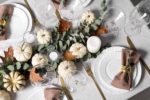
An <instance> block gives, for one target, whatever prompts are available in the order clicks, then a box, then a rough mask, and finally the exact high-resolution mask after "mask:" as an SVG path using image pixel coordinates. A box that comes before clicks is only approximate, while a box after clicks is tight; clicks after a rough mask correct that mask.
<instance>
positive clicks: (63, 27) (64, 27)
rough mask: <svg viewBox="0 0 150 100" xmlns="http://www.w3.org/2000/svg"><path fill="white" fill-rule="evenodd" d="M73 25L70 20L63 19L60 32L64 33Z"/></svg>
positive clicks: (60, 23)
mask: <svg viewBox="0 0 150 100" xmlns="http://www.w3.org/2000/svg"><path fill="white" fill-rule="evenodd" d="M71 27H72V23H71V22H70V21H67V20H64V19H61V20H60V22H59V32H61V33H63V32H66V31H68V30H69V29H70V28H71Z"/></svg>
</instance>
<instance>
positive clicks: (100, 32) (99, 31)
mask: <svg viewBox="0 0 150 100" xmlns="http://www.w3.org/2000/svg"><path fill="white" fill-rule="evenodd" d="M107 33H108V30H107V28H106V27H105V26H100V27H99V28H98V29H97V31H96V32H95V35H96V36H101V35H103V34H107Z"/></svg>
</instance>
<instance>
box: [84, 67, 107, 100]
mask: <svg viewBox="0 0 150 100" xmlns="http://www.w3.org/2000/svg"><path fill="white" fill-rule="evenodd" d="M85 70H86V72H87V74H88V75H89V76H90V77H91V78H92V80H93V81H94V83H95V85H96V87H97V89H98V91H99V93H100V95H101V96H102V98H103V100H106V97H105V95H104V93H103V92H102V89H101V87H100V86H99V85H98V83H97V81H96V79H95V77H94V75H93V72H92V70H91V67H89V66H88V67H87V68H85Z"/></svg>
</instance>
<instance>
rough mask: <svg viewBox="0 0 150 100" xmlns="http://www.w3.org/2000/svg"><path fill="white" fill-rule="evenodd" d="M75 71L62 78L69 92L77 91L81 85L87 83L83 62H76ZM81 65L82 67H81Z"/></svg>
mask: <svg viewBox="0 0 150 100" xmlns="http://www.w3.org/2000/svg"><path fill="white" fill-rule="evenodd" d="M76 66H77V70H76V73H74V74H73V75H68V76H67V77H66V78H65V79H64V80H65V82H66V85H67V87H68V89H69V90H70V92H76V91H78V88H80V87H83V86H85V85H86V84H87V81H88V78H87V76H86V74H85V73H84V66H85V65H84V64H83V63H82V62H80V63H78V64H77V65H76ZM81 66H82V67H81Z"/></svg>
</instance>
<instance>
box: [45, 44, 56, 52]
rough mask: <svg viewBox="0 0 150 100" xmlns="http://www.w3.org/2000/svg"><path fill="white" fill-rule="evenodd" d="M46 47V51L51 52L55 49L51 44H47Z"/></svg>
mask: <svg viewBox="0 0 150 100" xmlns="http://www.w3.org/2000/svg"><path fill="white" fill-rule="evenodd" d="M46 49H47V51H49V52H52V51H54V50H55V47H54V46H53V45H49V46H48V47H47V48H46Z"/></svg>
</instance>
